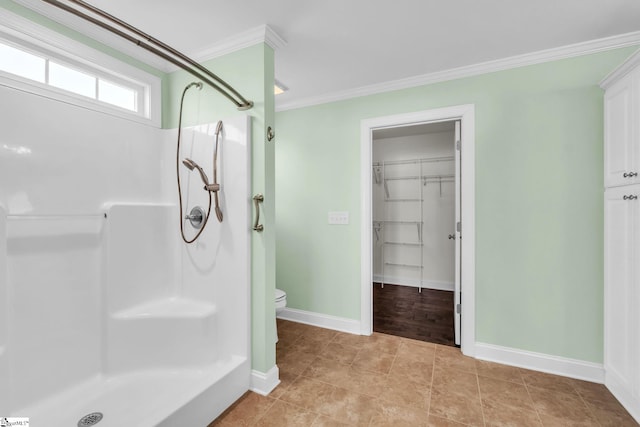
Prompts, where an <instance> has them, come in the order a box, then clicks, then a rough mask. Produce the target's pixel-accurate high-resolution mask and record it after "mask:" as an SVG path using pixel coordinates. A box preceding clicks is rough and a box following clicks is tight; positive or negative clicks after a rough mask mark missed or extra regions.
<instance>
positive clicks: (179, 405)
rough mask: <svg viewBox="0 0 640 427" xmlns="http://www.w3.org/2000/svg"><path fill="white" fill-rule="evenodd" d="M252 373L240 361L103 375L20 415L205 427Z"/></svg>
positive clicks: (115, 426) (116, 426)
mask: <svg viewBox="0 0 640 427" xmlns="http://www.w3.org/2000/svg"><path fill="white" fill-rule="evenodd" d="M249 372H250V366H249V361H248V360H247V359H246V358H240V357H236V358H232V359H230V360H228V361H225V362H218V363H215V364H212V365H210V366H207V367H204V368H201V369H192V370H187V369H180V370H171V371H169V370H166V371H165V370H157V371H145V372H137V373H128V374H123V375H115V376H99V377H95V378H92V379H91V380H88V381H86V382H84V383H82V384H79V385H77V386H76V387H73V388H70V389H68V390H65V391H64V392H61V393H60V394H58V395H56V396H53V397H51V398H48V399H46V400H44V401H42V402H40V403H38V404H36V405H33V406H30V407H26V408H23V409H21V410H18V411H16V414H15V416H20V417H29V421H30V424H31V425H33V426H49V427H58V426H60V427H75V426H77V425H78V421H79V420H81V419H82V418H83V417H85V416H87V415H88V414H93V413H96V412H99V413H102V415H103V417H102V419H101V420H100V421H99V422H97V423H96V424H95V426H96V427H122V426H136V427H152V426H159V427H173V426H185V427H190V426H194V427H201V426H206V425H208V424H209V423H210V422H211V421H213V420H214V419H215V418H216V417H217V416H218V415H220V414H221V413H222V412H223V411H224V410H225V409H226V408H227V407H228V406H230V405H231V404H232V403H233V402H235V401H236V400H237V399H238V398H239V397H240V396H242V395H243V394H244V393H245V392H246V391H247V390H248V388H249Z"/></svg>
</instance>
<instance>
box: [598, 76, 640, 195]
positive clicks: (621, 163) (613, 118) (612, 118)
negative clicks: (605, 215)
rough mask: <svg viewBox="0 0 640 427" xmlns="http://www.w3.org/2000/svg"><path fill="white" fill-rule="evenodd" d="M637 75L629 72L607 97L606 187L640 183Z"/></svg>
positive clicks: (612, 88)
mask: <svg viewBox="0 0 640 427" xmlns="http://www.w3.org/2000/svg"><path fill="white" fill-rule="evenodd" d="M633 80H634V79H633V76H631V75H629V76H627V77H626V78H624V79H622V80H620V81H619V82H617V83H616V84H615V85H613V86H611V88H609V89H608V90H607V93H606V94H605V97H604V110H605V118H604V132H605V145H604V147H605V150H604V181H605V186H607V187H611V186H618V185H626V184H632V183H636V182H640V180H638V177H637V176H629V174H631V175H633V174H634V173H637V172H638V170H637V166H638V162H636V161H635V153H634V152H635V151H637V150H636V149H634V133H635V132H634V128H633V125H632V119H633V109H634V106H633V101H632V98H633V97H632V94H633V83H634V82H633Z"/></svg>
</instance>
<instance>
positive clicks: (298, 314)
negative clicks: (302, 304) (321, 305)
mask: <svg viewBox="0 0 640 427" xmlns="http://www.w3.org/2000/svg"><path fill="white" fill-rule="evenodd" d="M278 319H283V320H291V321H292V322H298V323H304V324H306V325H312V326H319V327H321V328H326V329H333V330H334V331H341V332H347V333H350V334H356V335H360V322H359V321H358V320H353V319H347V318H345V317H337V316H331V315H328V314H321V313H314V312H312V311H304V310H297V309H295V308H284V309H282V311H281V312H279V313H278Z"/></svg>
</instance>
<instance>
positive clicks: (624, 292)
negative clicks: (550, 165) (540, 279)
mask: <svg viewBox="0 0 640 427" xmlns="http://www.w3.org/2000/svg"><path fill="white" fill-rule="evenodd" d="M604 217H605V241H604V256H605V294H604V301H605V306H604V316H605V330H604V339H605V343H604V368H605V372H606V384H607V386H608V387H609V388H610V389H611V391H612V392H613V393H614V395H616V396H617V397H618V399H620V401H622V402H623V403H625V401H627V402H629V401H631V402H635V404H636V405H637V404H638V402H640V381H638V380H639V379H640V331H639V329H638V325H640V313H639V311H638V307H640V263H639V262H638V261H639V257H640V184H635V185H626V186H620V187H612V188H607V189H606V191H605V211H604ZM631 404H633V403H631Z"/></svg>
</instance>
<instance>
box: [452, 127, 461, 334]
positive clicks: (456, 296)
mask: <svg viewBox="0 0 640 427" xmlns="http://www.w3.org/2000/svg"><path fill="white" fill-rule="evenodd" d="M454 144H455V147H454V152H455V163H456V170H455V187H456V201H455V204H456V207H455V223H454V224H453V226H454V227H455V228H454V230H455V232H454V236H455V239H454V242H455V245H456V249H455V264H454V265H455V283H454V292H453V323H454V328H455V343H456V345H460V319H461V312H462V306H461V300H460V292H461V289H460V239H461V238H462V227H461V225H462V223H461V220H460V216H461V215H460V200H461V197H460V196H461V187H460V170H461V169H460V153H461V150H462V135H461V133H460V121H459V120H458V121H456V132H455V141H454Z"/></svg>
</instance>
